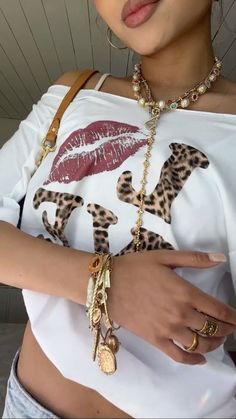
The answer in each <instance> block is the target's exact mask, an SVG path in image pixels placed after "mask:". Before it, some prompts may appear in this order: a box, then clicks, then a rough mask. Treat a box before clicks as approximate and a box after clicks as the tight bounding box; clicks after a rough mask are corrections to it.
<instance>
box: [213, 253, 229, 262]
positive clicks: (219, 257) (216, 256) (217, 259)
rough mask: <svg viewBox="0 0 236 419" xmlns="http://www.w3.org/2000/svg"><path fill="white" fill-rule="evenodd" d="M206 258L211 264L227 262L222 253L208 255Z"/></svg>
mask: <svg viewBox="0 0 236 419" xmlns="http://www.w3.org/2000/svg"><path fill="white" fill-rule="evenodd" d="M208 257H209V259H210V261H211V262H219V263H220V262H221V263H224V262H227V258H226V256H225V255H224V253H208Z"/></svg>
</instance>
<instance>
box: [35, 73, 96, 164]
mask: <svg viewBox="0 0 236 419" xmlns="http://www.w3.org/2000/svg"><path fill="white" fill-rule="evenodd" d="M94 73H98V70H91V69H89V68H87V69H85V70H84V71H82V73H80V75H79V77H78V78H77V79H76V81H75V82H74V83H73V85H72V86H71V88H70V90H69V91H68V92H67V94H66V96H65V97H64V98H63V100H62V102H61V104H60V106H59V108H58V110H57V112H56V113H55V116H54V118H53V121H52V123H51V125H50V127H49V130H48V132H47V134H46V135H45V137H44V139H43V141H42V150H41V153H40V157H39V158H38V160H37V163H36V164H37V167H39V166H40V164H41V163H42V161H43V160H44V159H45V157H46V156H47V155H48V153H50V152H52V151H54V150H55V149H56V141H57V135H58V131H59V128H60V123H61V119H62V116H63V114H64V112H65V110H66V109H67V108H68V106H69V104H70V103H71V102H72V100H73V99H74V97H75V96H76V95H77V93H78V92H79V91H80V89H81V88H82V87H83V86H84V84H85V83H86V82H87V81H88V80H89V79H90V77H91V76H92V75H93V74H94Z"/></svg>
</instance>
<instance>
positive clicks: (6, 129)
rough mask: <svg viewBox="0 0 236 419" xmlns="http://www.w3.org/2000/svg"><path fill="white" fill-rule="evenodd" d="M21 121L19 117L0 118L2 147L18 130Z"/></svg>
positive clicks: (0, 145)
mask: <svg viewBox="0 0 236 419" xmlns="http://www.w3.org/2000/svg"><path fill="white" fill-rule="evenodd" d="M19 123H20V121H19V120H18V119H7V118H0V147H2V145H3V144H4V143H5V141H7V140H8V139H9V138H11V136H12V135H13V134H14V132H16V130H17V129H18V126H19Z"/></svg>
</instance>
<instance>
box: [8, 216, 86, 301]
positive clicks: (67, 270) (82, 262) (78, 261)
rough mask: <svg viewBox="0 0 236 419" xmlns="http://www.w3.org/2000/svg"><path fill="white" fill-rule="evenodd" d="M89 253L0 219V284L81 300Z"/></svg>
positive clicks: (84, 295)
mask: <svg viewBox="0 0 236 419" xmlns="http://www.w3.org/2000/svg"><path fill="white" fill-rule="evenodd" d="M91 257H92V254H91V253H87V252H80V251H78V250H75V249H71V248H67V247H62V246H60V245H57V244H53V243H50V242H48V241H46V240H42V239H38V238H35V237H32V236H30V235H29V234H26V233H24V232H23V231H21V230H19V229H17V228H16V227H14V226H12V225H11V224H9V223H7V222H5V221H0V282H2V283H4V284H7V285H10V286H14V287H17V288H21V289H22V288H25V289H29V290H32V291H37V292H42V293H44V294H49V295H54V296H58V297H64V298H67V299H69V300H72V301H74V302H76V303H80V304H85V302H86V292H87V282H88V276H89V271H88V263H89V261H90V260H91Z"/></svg>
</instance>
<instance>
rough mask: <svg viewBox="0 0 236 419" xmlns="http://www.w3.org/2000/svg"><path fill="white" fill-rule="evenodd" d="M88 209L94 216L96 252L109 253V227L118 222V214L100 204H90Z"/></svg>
mask: <svg viewBox="0 0 236 419" xmlns="http://www.w3.org/2000/svg"><path fill="white" fill-rule="evenodd" d="M87 211H88V213H89V214H91V215H92V217H93V236H94V249H95V252H100V253H108V252H109V240H108V228H109V227H110V225H115V224H117V222H118V218H117V216H116V215H115V214H114V213H113V212H112V211H110V210H108V209H107V208H104V207H101V206H100V205H98V204H88V205H87Z"/></svg>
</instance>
